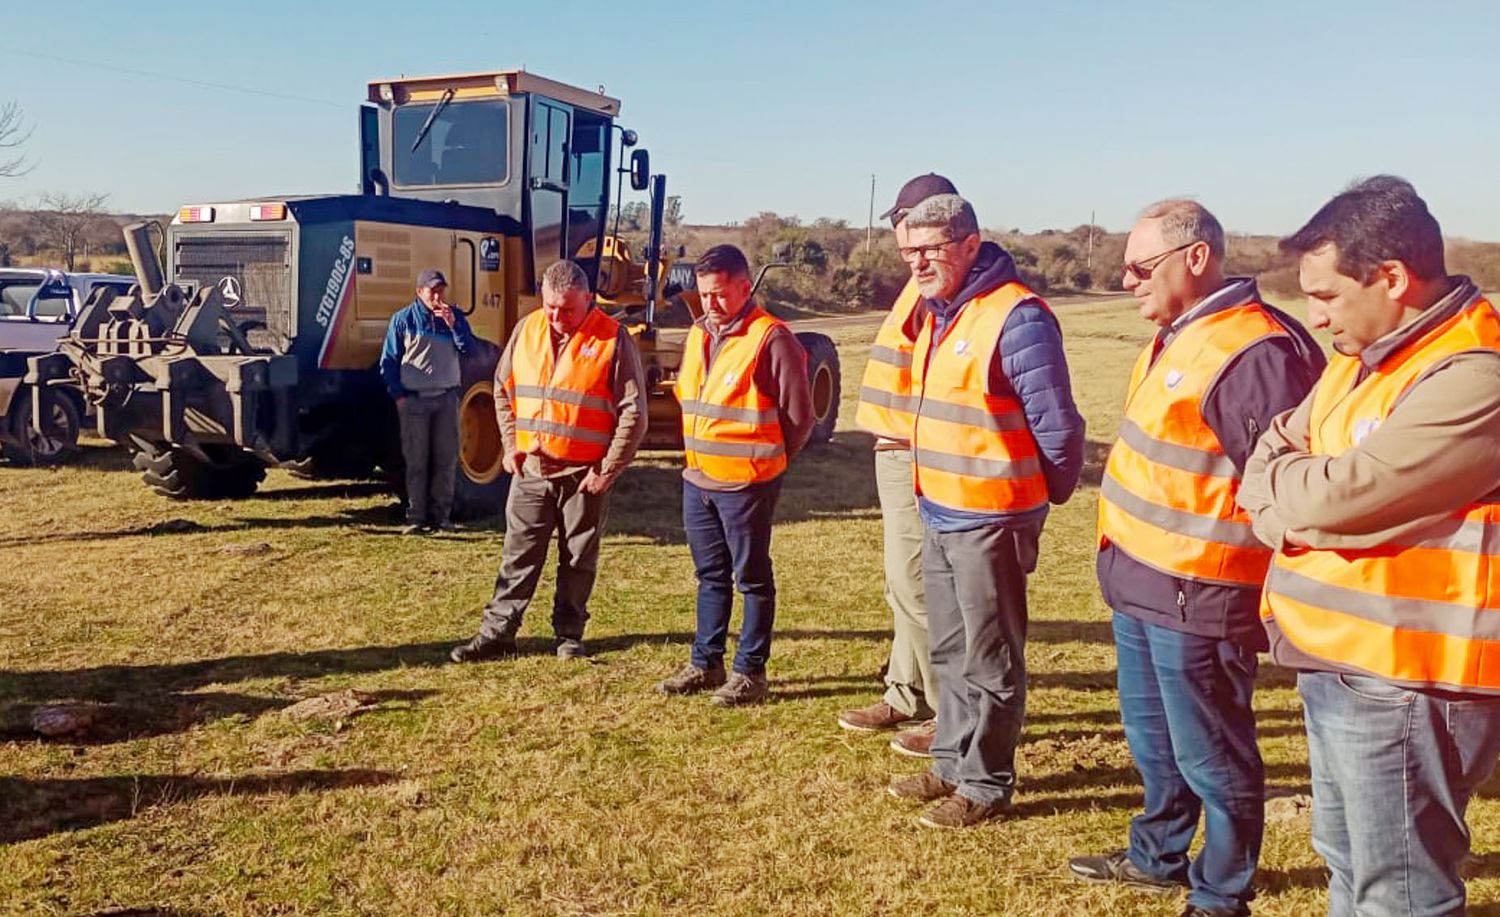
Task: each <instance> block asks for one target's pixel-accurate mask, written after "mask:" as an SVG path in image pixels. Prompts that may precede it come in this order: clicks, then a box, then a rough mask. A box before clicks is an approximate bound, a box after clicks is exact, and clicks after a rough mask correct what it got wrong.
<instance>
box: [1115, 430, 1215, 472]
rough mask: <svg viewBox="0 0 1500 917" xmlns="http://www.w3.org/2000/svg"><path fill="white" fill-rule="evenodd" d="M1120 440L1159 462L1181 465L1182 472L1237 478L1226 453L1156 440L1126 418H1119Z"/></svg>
mask: <svg viewBox="0 0 1500 917" xmlns="http://www.w3.org/2000/svg"><path fill="white" fill-rule="evenodd" d="M1120 439H1121V440H1122V441H1124V443H1125V445H1127V446H1129V447H1130V448H1132V449H1134V450H1135V451H1136V452H1139V453H1140V454H1141V455H1144V456H1145V457H1146V458H1148V459H1150V460H1151V461H1153V462H1156V463H1157V464H1158V465H1166V466H1167V467H1169V468H1180V469H1181V470H1183V471H1191V472H1192V473H1193V474H1206V475H1212V476H1214V477H1216V478H1236V479H1238V478H1239V476H1240V472H1239V469H1237V468H1235V467H1234V462H1231V461H1230V460H1229V456H1227V455H1223V454H1221V453H1216V452H1204V451H1202V450H1201V449H1194V448H1192V447H1191V446H1179V445H1178V444H1176V443H1169V442H1164V441H1162V440H1159V439H1156V438H1154V437H1152V436H1151V435H1150V434H1149V433H1147V432H1146V431H1145V430H1142V429H1141V428H1140V427H1139V426H1137V425H1136V424H1134V423H1132V422H1131V421H1130V420H1129V418H1126V419H1125V420H1122V421H1120Z"/></svg>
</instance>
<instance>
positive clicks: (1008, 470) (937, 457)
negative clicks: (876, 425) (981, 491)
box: [911, 448, 1042, 478]
mask: <svg viewBox="0 0 1500 917" xmlns="http://www.w3.org/2000/svg"><path fill="white" fill-rule="evenodd" d="M911 454H912V458H913V459H914V460H915V461H916V463H917V465H918V466H920V467H922V468H930V469H932V470H933V471H947V472H949V473H951V474H961V475H964V476H966V477H971V478H1029V477H1031V476H1032V475H1037V474H1041V472H1042V465H1041V462H1038V461H1037V460H1036V459H1035V458H1023V459H1017V460H1016V461H1013V462H1008V461H1006V460H1004V459H982V458H974V457H973V456H968V455H950V454H949V453H946V452H934V451H932V450H931V449H922V448H915V449H913V450H912V453H911Z"/></svg>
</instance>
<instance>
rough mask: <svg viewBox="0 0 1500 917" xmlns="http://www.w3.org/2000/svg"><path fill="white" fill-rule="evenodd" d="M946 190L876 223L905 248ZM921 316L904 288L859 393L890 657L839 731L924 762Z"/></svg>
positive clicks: (918, 184)
mask: <svg viewBox="0 0 1500 917" xmlns="http://www.w3.org/2000/svg"><path fill="white" fill-rule="evenodd" d="M957 193H958V189H957V188H955V187H954V185H953V182H951V181H949V180H948V179H946V178H944V177H943V176H941V175H937V174H935V173H932V172H928V173H927V174H926V175H918V176H917V177H916V178H913V179H912V180H911V181H909V182H907V183H906V184H904V185H902V186H901V191H900V193H898V194H897V195H896V203H895V204H894V205H893V206H892V207H891V209H889V210H887V211H886V212H885V213H883V214H881V215H880V218H881V219H882V220H890V221H891V227H892V228H893V229H894V230H895V232H896V244H897V246H903V245H905V244H906V243H905V242H904V241H903V239H904V238H905V236H906V233H905V229H904V227H903V226H902V221H903V219H905V217H906V214H907V211H909V210H911V209H912V208H913V207H915V206H917V205H918V204H920V203H922V201H924V200H926V199H927V198H929V197H932V196H934V195H938V194H957ZM925 315H926V310H925V309H924V308H923V305H922V296H921V294H920V293H919V292H918V291H917V283H916V281H915V280H908V281H907V282H906V286H905V288H903V289H902V290H901V292H900V294H899V295H897V297H896V301H895V302H894V303H892V304H891V310H890V312H889V313H888V314H887V315H886V317H885V321H884V322H883V323H882V324H881V326H880V330H879V331H878V332H876V335H875V342H874V344H873V345H872V346H871V347H870V359H869V362H868V363H866V364H865V374H864V379H863V381H862V382H861V383H860V387H859V412H858V413H857V414H856V415H855V423H857V424H859V426H860V428H861V429H864V430H866V431H868V432H870V433H873V434H874V435H875V488H876V492H877V494H878V495H879V498H880V519H881V524H882V527H883V528H884V530H885V546H884V547H885V600H886V604H888V605H889V606H890V608H891V617H892V621H893V627H892V636H891V655H890V660H889V662H888V663H887V664H886V669H885V695H884V696H883V697H881V699H880V700H878V701H876V702H875V703H873V704H871V705H870V706H868V707H859V708H857V709H854V710H845V711H844V712H843V713H841V714H839V726H840V727H842V728H844V729H847V730H850V731H851V732H870V733H874V732H884V731H886V730H894V729H899V728H902V727H915V728H910V729H906V730H905V731H903V732H899V733H897V734H896V735H895V736H894V737H892V739H891V749H892V750H893V751H896V752H899V753H901V754H905V755H911V756H912V757H919V758H925V757H928V756H929V755H928V748H929V747H930V746H931V745H932V737H933V735H934V734H935V732H936V729H937V720H936V718H935V717H936V707H937V679H936V678H935V677H934V676H933V673H932V654H931V651H930V649H929V641H928V636H927V608H926V606H925V605H924V603H923V591H922V517H921V514H920V513H919V512H918V510H917V495H916V492H915V490H914V489H913V485H912V469H911V426H912V421H913V415H912V411H913V410H914V407H915V403H916V392H915V390H914V388H913V386H912V377H911V363H912V351H913V350H914V348H915V347H916V342H917V333H918V332H919V331H920V330H921V328H922V319H923V317H924V316H925Z"/></svg>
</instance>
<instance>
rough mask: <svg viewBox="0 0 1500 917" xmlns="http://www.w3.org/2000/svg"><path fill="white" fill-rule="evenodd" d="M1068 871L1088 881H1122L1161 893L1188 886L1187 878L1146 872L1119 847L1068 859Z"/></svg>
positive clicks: (1144, 889) (1134, 886) (1125, 883)
mask: <svg viewBox="0 0 1500 917" xmlns="http://www.w3.org/2000/svg"><path fill="white" fill-rule="evenodd" d="M1068 872H1071V873H1072V874H1073V876H1074V877H1075V878H1078V879H1082V880H1083V881H1085V882H1118V883H1120V884H1121V885H1128V886H1130V887H1131V888H1138V889H1140V890H1141V891H1148V892H1155V893H1157V894H1167V893H1169V892H1175V891H1178V890H1180V889H1184V888H1187V887H1188V881H1187V879H1186V878H1182V879H1158V878H1156V877H1155V876H1153V875H1151V874H1149V873H1146V872H1142V871H1141V870H1140V869H1137V868H1136V865H1135V864H1134V863H1132V862H1130V857H1129V856H1127V855H1126V854H1125V851H1123V850H1116V851H1115V852H1114V853H1111V854H1109V855H1107V856H1094V857H1074V858H1073V859H1071V860H1069V861H1068Z"/></svg>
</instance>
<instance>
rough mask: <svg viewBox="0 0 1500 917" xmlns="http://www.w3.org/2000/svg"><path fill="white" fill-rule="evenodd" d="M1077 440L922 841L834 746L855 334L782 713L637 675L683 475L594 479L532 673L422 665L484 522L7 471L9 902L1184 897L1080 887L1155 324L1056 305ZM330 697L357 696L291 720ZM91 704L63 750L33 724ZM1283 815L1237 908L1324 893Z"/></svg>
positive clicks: (858, 331)
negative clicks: (588, 570) (1009, 636)
mask: <svg viewBox="0 0 1500 917" xmlns="http://www.w3.org/2000/svg"><path fill="white" fill-rule="evenodd" d="M1059 312H1060V314H1061V316H1062V319H1063V323H1064V328H1065V332H1066V334H1067V336H1068V341H1069V347H1070V358H1071V361H1072V366H1073V372H1074V380H1075V385H1076V388H1077V396H1078V399H1079V403H1080V406H1081V408H1082V409H1083V412H1084V414H1085V415H1086V417H1087V418H1088V422H1089V438H1090V441H1091V444H1092V445H1091V448H1090V455H1091V459H1092V463H1091V466H1090V469H1089V475H1088V477H1087V480H1088V483H1087V484H1086V485H1085V486H1084V487H1083V488H1082V489H1081V490H1080V491H1079V493H1078V494H1077V495H1076V496H1075V497H1074V498H1073V500H1072V502H1071V503H1069V504H1068V505H1066V506H1064V507H1062V508H1060V509H1058V510H1057V511H1056V512H1055V513H1054V515H1053V517H1052V520H1051V521H1050V522H1049V524H1048V527H1047V532H1046V537H1045V540H1044V545H1043V556H1042V562H1041V566H1040V568H1039V570H1038V571H1037V573H1036V575H1035V577H1034V578H1033V580H1032V583H1031V614H1032V623H1031V635H1032V636H1031V643H1030V649H1029V662H1030V666H1031V672H1032V675H1031V678H1032V682H1031V686H1032V691H1031V695H1030V709H1029V717H1028V719H1029V722H1028V726H1027V729H1026V734H1025V737H1024V739H1023V745H1022V747H1021V751H1020V764H1021V785H1020V791H1019V794H1018V797H1017V801H1018V803H1019V806H1020V814H1021V816H1022V817H1019V818H1017V819H1015V820H1011V821H1006V822H1003V823H996V824H992V825H989V826H986V827H983V828H980V829H977V830H974V831H970V832H963V833H953V832H935V831H931V830H927V829H923V828H921V827H918V826H917V825H916V822H915V815H916V814H917V812H918V810H917V809H915V808H912V807H909V806H906V805H903V804H901V803H899V802H897V801H895V800H893V799H890V798H887V797H886V796H885V794H884V786H885V784H886V781H887V780H888V778H889V777H890V776H891V775H893V774H904V773H910V772H913V771H914V770H916V769H917V768H919V767H920V765H919V764H915V763H913V762H911V761H910V760H909V759H903V758H898V757H896V756H894V755H892V754H891V753H890V752H889V751H888V750H887V748H886V746H885V742H884V740H883V739H881V738H870V737H863V736H856V735H851V734H849V733H845V732H843V731H841V730H840V729H839V728H838V727H837V726H836V724H835V722H834V719H835V716H836V714H837V713H838V711H839V710H841V709H843V708H845V707H848V706H854V705H863V704H865V703H868V702H870V701H873V700H874V699H875V698H876V697H877V696H878V694H879V691H880V687H879V683H878V681H877V673H878V671H879V669H880V666H881V664H882V662H883V660H884V654H885V652H886V648H887V640H888V636H887V635H888V630H889V620H888V612H887V610H886V607H885V604H884V601H883V599H882V594H881V568H880V518H879V513H878V510H877V508H876V502H875V487H874V481H873V469H872V465H871V460H870V455H869V450H868V441H867V440H866V439H865V438H864V437H862V436H861V435H860V434H857V433H854V432H851V431H850V426H851V424H850V419H851V418H852V416H853V392H854V389H855V388H856V384H857V380H858V379H859V377H860V373H861V370H862V368H863V364H864V360H865V353H866V352H867V349H868V338H869V336H870V335H871V334H872V333H873V332H872V330H871V329H869V328H851V329H844V330H839V331H836V332H835V336H836V337H837V338H838V343H839V345H840V351H841V354H842V356H843V360H844V379H845V403H844V406H843V407H844V412H843V424H842V431H843V432H840V433H839V435H838V436H837V439H836V441H835V442H834V443H833V444H831V445H829V446H827V447H824V448H820V449H816V450H814V451H812V452H810V453H808V454H806V455H805V456H803V457H802V458H801V459H799V460H798V461H797V462H796V463H795V464H794V466H793V468H792V470H791V472H790V476H789V479H788V485H787V488H786V490H785V492H784V497H783V501H782V507H781V512H780V521H779V524H778V526H777V529H776V535H775V544H774V551H775V557H776V561H777V564H778V568H777V574H778V583H779V588H780V614H779V620H778V622H777V631H778V632H777V639H776V643H775V646H774V653H773V659H772V662H771V678H772V688H773V697H772V702H770V703H768V704H766V705H765V706H763V707H759V708H756V709H749V710H736V711H724V710H720V709H717V708H714V707H712V706H710V705H709V704H708V703H707V702H706V701H705V700H703V699H701V698H695V699H668V698H664V697H660V696H658V695H656V694H654V693H652V691H651V687H652V685H653V684H654V683H655V681H657V680H658V679H659V678H661V677H663V676H664V675H665V674H667V673H669V672H670V671H671V670H672V669H674V668H675V667H676V666H678V665H679V664H681V662H682V661H683V660H684V659H685V658H686V656H687V645H688V642H689V640H690V639H691V630H692V601H693V591H694V583H693V576H692V568H691V565H690V562H689V558H688V551H687V547H686V545H685V544H684V543H683V540H682V535H681V531H680V526H679V523H678V513H679V507H680V499H679V485H678V483H677V482H678V474H677V472H678V465H679V463H680V459H679V458H678V457H676V456H673V455H670V454H651V455H648V456H646V457H644V458H643V460H642V461H640V462H639V463H638V464H637V466H635V467H634V468H632V469H631V470H630V472H629V473H628V474H627V475H626V476H625V478H624V479H623V481H622V482H621V485H620V489H619V491H618V493H617V495H616V498H615V502H614V505H613V512H612V519H611V526H610V535H609V537H608V538H607V539H606V541H605V545H604V549H603V558H602V562H601V563H602V574H601V578H600V583H599V587H598V589H597V591H596V594H595V596H594V600H593V603H592V611H593V613H594V621H593V623H592V625H591V628H590V637H591V638H592V645H593V648H594V650H595V653H596V655H595V657H594V658H593V660H592V661H591V662H589V663H564V662H560V661H558V660H556V659H554V658H553V657H552V656H551V654H550V646H551V643H550V639H549V638H550V631H549V622H548V614H547V610H548V606H549V601H550V594H551V586H550V580H544V584H543V587H542V591H541V593H540V594H539V595H538V601H537V605H536V608H535V609H534V610H533V613H532V615H531V617H530V618H529V619H528V620H527V623H526V626H525V628H524V630H523V636H524V638H525V639H524V640H523V649H525V650H529V651H531V652H529V653H528V654H527V655H524V656H523V657H521V658H519V659H515V660H506V661H501V662H496V663H487V664H483V665H475V666H465V667H457V666H450V665H444V664H443V662H444V660H445V654H446V650H447V648H448V647H449V646H450V645H452V644H453V643H454V642H456V641H458V640H460V639H463V638H466V637H467V636H468V635H469V634H470V633H471V632H472V630H473V628H474V627H475V625H476V623H477V620H478V612H479V608H480V606H481V605H482V603H483V602H484V600H485V599H486V598H487V596H488V593H489V589H490V586H491V583H492V578H493V575H494V569H495V566H496V563H497V561H498V552H499V546H500V539H499V533H498V532H497V531H494V530H489V529H485V530H473V529H471V530H467V531H463V532H460V533H458V534H455V535H452V536H444V537H435V538H430V539H409V538H402V537H399V536H397V535H396V534H395V532H396V524H395V523H396V520H395V517H394V515H393V513H392V511H391V501H390V498H389V497H387V496H384V495H382V494H380V493H379V492H377V491H375V490H374V489H372V488H370V487H368V486H366V485H362V484H326V483H314V482H307V481H300V480H297V479H294V478H292V477H290V476H288V475H286V474H285V473H284V472H280V471H276V472H273V473H272V474H271V476H270V477H269V478H268V480H267V482H266V486H265V488H264V489H263V490H262V492H261V493H260V494H259V495H257V496H256V497H255V498H253V499H250V500H245V501H240V502H235V503H223V504H215V503H207V504H181V503H172V502H168V501H165V500H162V499H160V498H157V497H155V496H153V495H151V494H150V493H149V492H147V491H146V490H145V488H143V487H142V486H141V485H140V484H139V483H138V482H137V480H136V478H135V477H134V475H133V474H132V473H131V472H130V471H129V470H128V467H127V463H126V461H125V459H124V456H123V455H122V453H120V452H118V451H113V450H107V449H105V448H103V446H102V444H98V445H96V446H95V447H94V448H90V449H89V450H88V453H87V457H86V459H85V461H84V462H83V463H82V464H81V465H80V466H78V467H71V468H65V469H60V470H54V471H34V470H25V469H17V468H0V506H3V507H4V511H3V513H0V557H3V560H4V562H3V565H0V910H4V911H7V912H14V913H28V914H30V913H36V914H74V915H82V914H96V913H99V912H101V911H106V910H107V909H111V908H115V909H138V911H129V912H131V913H135V912H140V913H162V914H173V915H218V914H483V913H502V912H503V913H512V914H601V915H602V914H663V913H674V914H675V913H695V914H696V913H712V914H786V915H805V914H875V913H892V914H939V913H941V914H1007V915H1071V914H1091V915H1137V914H1139V915H1147V914H1162V915H1167V914H1170V915H1175V914H1177V913H1178V912H1179V911H1180V910H1181V908H1182V904H1181V902H1180V901H1179V900H1177V899H1171V898H1168V899H1162V898H1157V897H1151V896H1141V895H1138V894H1136V893H1132V892H1129V891H1122V890H1113V889H1099V888H1096V887H1093V886H1084V885H1080V884H1075V883H1074V882H1072V881H1070V880H1069V879H1068V878H1067V877H1066V876H1065V874H1064V871H1063V863H1064V861H1065V860H1066V859H1067V858H1068V857H1069V856H1070V855H1073V854H1077V853H1084V852H1096V851H1107V850H1110V849H1113V848H1115V847H1118V846H1122V845H1123V842H1124V839H1125V831H1126V826H1127V823H1128V820H1129V818H1130V817H1131V815H1132V814H1133V813H1134V812H1135V811H1136V809H1137V808H1138V806H1139V804H1140V799H1141V797H1140V788H1139V783H1138V778H1137V776H1136V774H1135V772H1134V770H1133V769H1132V767H1131V764H1130V758H1129V754H1128V752H1127V750H1126V747H1125V743H1124V739H1123V736H1122V733H1121V729H1120V726H1119V721H1118V717H1117V712H1116V702H1115V694H1114V690H1113V683H1114V671H1113V669H1114V654H1113V650H1112V647H1111V643H1110V634H1109V625H1108V618H1107V613H1106V611H1105V609H1104V607H1103V606H1102V605H1101V603H1100V601H1099V599H1098V595H1097V592H1096V589H1095V585H1094V581H1093V563H1092V558H1093V547H1092V545H1093V512H1094V503H1095V498H1096V489H1095V484H1096V483H1097V480H1098V473H1099V461H1100V460H1101V459H1102V456H1103V452H1104V450H1105V448H1107V443H1108V441H1109V440H1110V439H1111V438H1112V435H1113V432H1114V429H1115V426H1116V422H1117V418H1118V409H1119V404H1120V401H1121V399H1122V397H1123V390H1124V386H1125V380H1126V376H1127V374H1128V372H1129V367H1130V362H1131V360H1132V359H1133V358H1134V355H1135V353H1136V352H1137V349H1138V348H1139V346H1140V344H1141V343H1142V342H1143V341H1144V340H1145V339H1146V337H1147V328H1146V327H1145V326H1144V325H1143V324H1142V323H1141V322H1140V321H1139V320H1138V319H1137V318H1136V317H1135V315H1134V310H1133V308H1132V307H1131V306H1130V304H1129V303H1128V302H1123V301H1121V300H1112V301H1080V302H1076V303H1072V304H1069V305H1065V306H1061V307H1060V308H1059ZM1291 685H1292V682H1291V678H1290V677H1289V676H1288V675H1287V673H1285V672H1280V671H1276V670H1274V669H1265V670H1263V674H1262V678H1261V690H1260V691H1259V693H1258V695H1257V706H1258V708H1259V710H1260V712H1261V718H1260V723H1261V745H1262V749H1263V751H1264V753H1265V756H1266V759H1267V769H1268V772H1269V780H1270V784H1271V786H1272V787H1273V791H1272V794H1273V795H1278V794H1293V793H1306V792H1307V791H1308V790H1307V786H1308V781H1307V765H1306V743H1305V741H1304V738H1303V733H1302V724H1301V716H1300V708H1299V705H1298V702H1297V699H1296V694H1295V691H1294V690H1293V688H1292V686H1291ZM346 688H352V689H357V690H359V691H362V692H367V693H368V694H369V695H372V696H373V698H374V701H375V704H376V705H375V708H374V709H373V710H370V711H367V712H364V713H362V714H359V715H357V716H351V717H348V718H345V719H340V720H334V721H327V720H298V719H293V718H291V717H289V716H287V715H285V714H284V713H283V712H282V711H283V710H284V708H287V707H288V706H290V705H291V704H293V703H295V702H296V701H298V700H300V699H303V698H307V697H311V696H315V695H320V694H324V693H327V692H332V691H338V690H341V689H346ZM61 700H77V701H97V702H104V703H107V704H109V705H111V706H109V707H107V708H105V710H106V715H105V717H104V719H103V720H102V721H101V724H100V727H99V728H98V729H97V731H96V733H95V734H94V736H93V738H92V739H91V740H90V741H89V742H88V743H86V744H77V745H75V744H67V743H61V742H53V741H44V740H41V739H38V738H37V737H35V735H34V734H32V733H31V732H30V731H29V729H28V728H27V726H26V723H27V718H28V716H29V713H30V710H31V708H32V707H33V706H34V705H36V704H39V703H46V702H52V701H61ZM1470 821H1471V824H1473V825H1474V826H1475V827H1476V831H1475V844H1474V846H1475V852H1476V862H1475V864H1474V872H1475V875H1476V879H1475V880H1474V881H1473V882H1472V883H1471V886H1470V888H1471V895H1472V901H1473V903H1474V905H1475V906H1474V908H1473V912H1475V913H1491V914H1500V878H1497V876H1500V802H1497V801H1496V799H1495V798H1493V796H1492V795H1486V796H1484V797H1482V798H1480V799H1478V800H1477V801H1476V802H1475V803H1474V805H1473V807H1472V809H1471V818H1470ZM1308 827H1309V823H1308V819H1307V816H1306V814H1305V813H1304V814H1302V815H1300V816H1293V817H1290V818H1286V819H1281V818H1277V819H1275V820H1273V821H1272V823H1271V824H1270V825H1269V827H1268V831H1267V837H1266V844H1265V851H1264V854H1263V856H1262V861H1261V873H1260V876H1259V886H1260V888H1261V889H1262V892H1261V896H1260V898H1259V899H1258V901H1257V902H1256V912H1257V913H1260V914H1267V915H1272V914H1275V915H1307V914H1316V913H1320V912H1321V911H1322V908H1323V900H1324V894H1323V884H1324V880H1323V873H1322V870H1321V867H1320V862H1319V861H1318V859H1317V858H1316V856H1315V855H1314V853H1313V851H1312V849H1311V847H1310V845H1309V838H1308Z"/></svg>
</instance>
